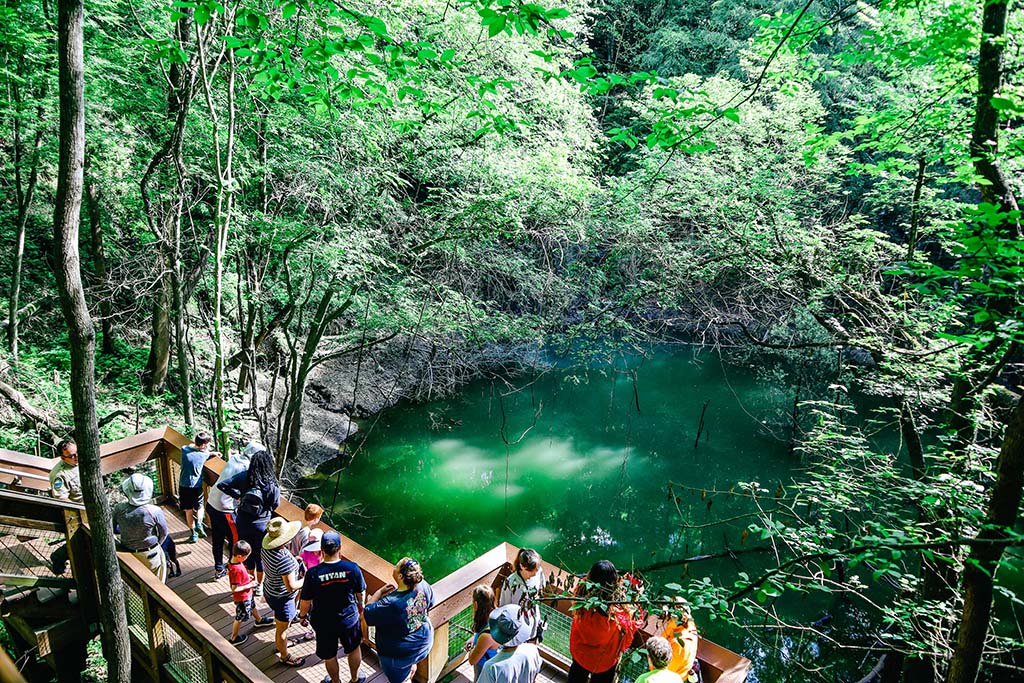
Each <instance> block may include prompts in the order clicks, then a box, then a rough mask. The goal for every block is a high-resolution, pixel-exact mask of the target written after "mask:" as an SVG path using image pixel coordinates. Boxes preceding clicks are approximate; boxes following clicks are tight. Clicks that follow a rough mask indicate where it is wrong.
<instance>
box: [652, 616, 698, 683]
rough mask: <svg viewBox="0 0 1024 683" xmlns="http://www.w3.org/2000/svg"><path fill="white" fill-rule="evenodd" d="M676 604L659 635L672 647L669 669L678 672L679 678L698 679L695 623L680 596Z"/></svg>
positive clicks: (691, 680) (690, 681)
mask: <svg viewBox="0 0 1024 683" xmlns="http://www.w3.org/2000/svg"><path fill="white" fill-rule="evenodd" d="M676 601H677V603H678V604H676V605H675V609H673V610H671V611H670V612H669V614H668V619H667V620H666V622H665V630H664V631H662V633H661V635H662V637H663V638H665V640H666V641H668V644H669V646H670V647H671V648H672V659H671V660H669V663H668V668H669V671H674V672H675V673H677V674H679V676H680V678H682V679H683V680H684V681H688V682H689V683H696V682H697V681H699V680H700V662H699V661H698V660H697V646H698V644H699V640H700V639H699V638H698V636H697V625H696V624H695V623H694V621H693V617H692V616H691V615H690V610H689V608H688V607H687V606H686V605H685V604H682V598H676Z"/></svg>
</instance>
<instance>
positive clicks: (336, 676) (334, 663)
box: [324, 657, 341, 683]
mask: <svg viewBox="0 0 1024 683" xmlns="http://www.w3.org/2000/svg"><path fill="white" fill-rule="evenodd" d="M324 667H326V668H327V675H328V676H330V677H331V683H341V674H340V671H341V667H340V666H338V658H337V657H331V658H330V659H325V660H324Z"/></svg>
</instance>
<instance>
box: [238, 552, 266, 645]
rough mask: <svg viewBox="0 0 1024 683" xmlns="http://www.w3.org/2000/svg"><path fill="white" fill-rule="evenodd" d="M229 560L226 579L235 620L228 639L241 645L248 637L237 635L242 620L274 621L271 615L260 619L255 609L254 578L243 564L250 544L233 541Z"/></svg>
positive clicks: (261, 622) (259, 622)
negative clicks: (233, 545)
mask: <svg viewBox="0 0 1024 683" xmlns="http://www.w3.org/2000/svg"><path fill="white" fill-rule="evenodd" d="M231 552H232V555H231V562H229V563H228V580H229V581H231V598H232V599H233V600H234V602H235V622H234V623H233V624H232V625H231V638H230V640H228V642H229V643H231V644H232V645H241V644H242V643H244V642H245V641H246V640H248V639H249V635H248V634H246V635H244V636H240V635H238V630H239V629H240V628H241V627H242V622H245V621H249V617H250V616H253V617H255V618H256V621H255V624H256V626H271V625H273V623H274V619H273V618H272V617H264V618H262V619H260V613H259V611H258V610H257V609H256V600H255V599H254V598H253V595H252V592H253V589H254V588H255V587H256V580H255V579H254V578H252V576H251V575H250V574H249V570H248V569H246V568H245V565H244V564H243V563H244V562H245V558H247V557H249V553H251V552H252V546H250V545H249V544H248V543H246V542H245V541H239V542H238V543H235V547H234V548H232V550H231Z"/></svg>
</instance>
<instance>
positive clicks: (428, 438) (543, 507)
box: [312, 347, 797, 579]
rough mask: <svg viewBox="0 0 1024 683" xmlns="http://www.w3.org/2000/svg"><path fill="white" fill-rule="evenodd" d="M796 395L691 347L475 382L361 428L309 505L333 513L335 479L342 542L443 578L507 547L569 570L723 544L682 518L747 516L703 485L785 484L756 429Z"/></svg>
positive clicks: (784, 470) (787, 473) (735, 542)
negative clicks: (688, 527)
mask: <svg viewBox="0 0 1024 683" xmlns="http://www.w3.org/2000/svg"><path fill="white" fill-rule="evenodd" d="M705 402H707V410H706V412H705V414H704V429H703V432H702V436H701V439H700V442H699V444H698V445H697V447H696V448H694V442H695V439H696V434H697V428H698V425H699V422H700V418H701V413H702V410H703V407H704V404H705ZM791 402H792V396H791V395H790V396H788V397H787V396H786V395H785V393H783V392H780V391H778V390H777V389H775V388H772V387H770V386H769V385H768V384H767V383H766V382H760V381H757V380H756V379H755V378H754V377H753V374H752V373H751V372H750V371H749V370H744V369H737V368H728V367H724V366H723V364H722V363H721V362H720V360H719V359H718V357H717V356H715V355H712V354H695V353H694V352H693V351H692V350H691V349H687V348H685V347H684V348H676V349H674V350H673V349H660V350H659V351H658V352H657V353H655V354H653V355H649V356H647V357H643V356H639V355H633V356H627V357H621V356H620V357H618V358H616V359H614V361H613V362H610V363H603V362H599V363H595V364H593V365H591V366H590V367H583V368H581V367H578V366H576V367H556V368H555V369H553V370H550V371H547V372H544V373H538V376H535V377H532V378H531V377H520V378H517V379H515V380H512V384H511V385H510V384H506V383H505V382H503V381H502V382H497V381H495V382H491V381H481V382H475V383H473V384H471V385H469V386H467V387H466V388H464V389H463V390H462V391H460V392H459V394H458V395H457V396H455V397H453V398H451V399H447V400H442V401H435V402H431V403H425V404H416V405H401V406H399V407H396V408H394V409H392V410H390V411H387V412H385V413H384V414H383V415H381V416H380V418H379V420H377V421H376V422H375V423H374V422H373V421H372V420H371V421H368V422H367V423H366V424H364V425H363V428H364V430H365V431H366V434H365V435H364V437H363V439H362V440H361V441H359V442H358V444H357V445H353V446H352V447H351V448H352V449H353V451H354V452H355V457H354V459H353V461H352V462H351V464H350V465H349V466H348V467H347V468H345V469H344V470H343V471H342V472H341V473H340V478H336V477H334V476H331V474H330V471H331V470H334V469H335V467H332V464H328V466H327V468H325V470H327V471H326V472H325V473H324V475H323V476H322V477H321V478H317V479H314V484H315V486H316V487H317V489H318V490H317V491H316V493H315V494H314V495H313V496H312V497H313V498H316V499H318V500H320V501H322V502H324V503H327V504H329V503H330V502H331V501H332V499H334V490H335V484H336V483H337V486H338V494H337V503H336V505H335V515H334V516H335V518H336V519H337V520H338V521H339V522H341V524H342V525H343V527H344V529H345V531H346V533H348V534H349V535H350V536H351V537H352V538H353V539H355V540H357V541H359V542H360V543H362V544H364V545H366V546H367V547H369V548H371V549H372V550H374V551H375V552H377V553H378V554H380V555H382V556H384V557H386V558H388V559H398V557H400V556H401V555H403V554H405V555H413V556H416V557H418V558H420V560H421V562H422V564H423V566H424V569H425V571H426V572H427V574H428V575H429V576H433V577H435V579H436V578H440V577H442V576H444V575H446V574H448V573H449V572H451V571H453V570H455V569H456V568H458V567H459V566H461V565H463V564H465V563H466V562H468V561H470V560H472V559H473V558H475V557H477V556H478V555H480V554H482V553H483V552H485V551H486V550H488V549H490V548H492V547H493V546H494V545H496V544H497V543H499V542H501V541H509V542H510V543H513V544H515V545H520V546H531V547H535V548H537V549H538V550H539V551H540V552H541V554H542V555H543V556H544V557H545V559H547V560H548V561H550V562H553V563H555V564H560V565H564V566H566V567H568V568H570V569H572V570H576V571H585V570H586V569H587V568H588V567H589V566H590V564H591V563H592V562H594V561H596V560H598V559H603V558H608V559H611V560H612V561H613V562H615V563H616V565H618V566H620V567H621V568H626V567H630V566H634V567H642V566H645V565H649V564H651V563H653V562H657V561H663V560H669V559H673V558H681V557H686V556H689V555H695V554H699V553H701V552H713V551H717V550H721V549H722V547H723V539H722V534H723V528H722V527H718V528H715V529H713V530H711V531H708V532H706V533H705V532H701V531H700V530H692V531H689V532H683V531H682V530H681V529H680V524H679V522H680V521H681V519H682V520H683V521H685V522H687V523H690V524H702V523H705V522H709V521H714V520H716V519H720V518H722V517H724V516H729V515H733V514H736V513H737V511H746V509H747V507H746V501H744V500H743V499H741V498H736V499H731V498H730V497H728V496H714V497H713V498H714V502H713V504H712V505H711V506H709V505H708V501H709V500H710V498H711V496H708V497H707V498H704V497H703V493H702V491H703V490H707V491H709V492H710V491H712V490H714V489H719V490H728V489H729V488H730V487H732V486H733V485H734V484H735V483H736V482H737V481H751V480H757V481H760V482H761V483H762V484H764V485H766V486H769V487H771V488H773V489H774V488H775V487H776V486H777V485H778V484H780V483H788V482H789V481H790V480H791V478H792V472H793V468H794V466H795V465H796V464H797V462H796V460H795V458H794V456H792V455H791V454H790V453H789V449H788V446H787V445H786V444H785V443H782V442H780V441H779V440H778V439H776V438H773V436H772V435H771V434H770V432H769V430H768V427H766V426H764V425H762V424H761V421H762V420H763V421H767V422H772V421H778V420H779V419H780V417H781V414H782V411H784V410H786V405H787V404H790V405H791ZM638 406H639V410H638ZM503 425H504V427H503ZM780 435H781V430H780ZM506 442H507V443H506ZM670 481H671V482H675V483H676V484H680V485H683V486H687V487H691V488H690V489H683V488H678V489H677V490H676V494H677V495H678V496H679V501H678V503H677V502H674V501H671V500H670V499H669V497H668V495H667V485H668V482H670ZM677 505H678V507H677ZM680 513H682V517H680ZM742 526H743V525H740V526H739V527H737V528H738V529H739V528H742ZM726 532H727V533H730V530H729V529H728V528H726ZM733 536H734V537H732V538H729V539H728V540H729V543H730V544H731V545H732V546H734V547H736V548H739V547H741V538H740V536H739V532H738V531H737V533H736V534H734V535H733Z"/></svg>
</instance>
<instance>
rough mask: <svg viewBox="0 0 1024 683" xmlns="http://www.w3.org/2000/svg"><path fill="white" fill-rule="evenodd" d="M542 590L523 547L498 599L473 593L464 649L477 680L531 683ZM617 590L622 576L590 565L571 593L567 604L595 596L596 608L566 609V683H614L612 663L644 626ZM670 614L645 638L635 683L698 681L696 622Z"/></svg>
mask: <svg viewBox="0 0 1024 683" xmlns="http://www.w3.org/2000/svg"><path fill="white" fill-rule="evenodd" d="M543 587H544V576H543V570H542V566H541V557H540V554H539V553H537V551H536V550H533V549H532V548H523V549H521V550H520V551H519V552H518V554H517V556H516V559H515V562H514V563H513V572H512V573H511V574H510V575H509V576H508V578H506V579H505V581H504V582H503V583H502V586H501V588H500V591H499V593H498V594H497V595H495V592H494V591H493V590H492V589H491V587H490V586H477V587H476V588H475V589H474V591H473V635H472V637H471V638H470V639H469V640H468V641H467V642H466V645H465V647H466V650H467V651H468V652H469V655H468V659H469V662H470V663H471V664H473V666H474V674H475V676H474V677H475V680H476V681H478V682H482V683H533V681H534V680H535V679H536V677H537V675H538V674H539V673H540V667H541V656H540V650H539V649H538V647H537V646H538V644H539V643H540V642H541V641H543V633H544V628H545V622H544V621H543V620H542V614H541V610H540V602H541V601H543V600H544V599H545V598H544V597H543ZM624 593H625V592H624V590H623V580H622V577H621V576H620V574H619V572H618V571H617V570H616V568H615V565H613V564H612V563H611V562H609V561H608V560H601V561H599V562H596V563H595V564H594V565H593V566H592V567H591V568H590V571H589V572H588V573H587V575H586V577H585V579H584V580H583V581H582V582H580V584H579V586H578V587H577V588H576V590H575V592H574V595H573V596H572V599H574V600H580V601H588V602H590V599H591V598H598V600H597V601H595V602H596V604H597V605H601V606H595V607H587V608H582V607H581V608H579V609H576V610H573V613H572V614H573V620H572V628H571V630H570V633H569V652H570V654H571V656H572V665H571V666H570V668H569V676H568V683H588V682H589V683H612V682H613V681H614V680H615V675H616V672H617V669H618V665H619V659H620V658H621V656H622V654H623V653H625V652H626V651H627V650H628V649H629V648H630V647H631V645H632V643H633V640H634V636H635V635H636V633H637V631H638V630H639V629H640V628H641V627H642V626H643V623H642V621H641V620H640V619H639V618H638V616H637V615H636V609H635V607H634V606H632V605H629V604H627V602H626V601H625V600H623V597H624ZM558 597H559V598H562V599H564V596H558ZM677 614H678V615H679V616H678V617H676V616H669V617H668V618H667V620H666V623H665V628H664V631H663V632H662V634H661V635H659V636H655V637H652V638H649V639H648V640H647V641H646V643H645V645H644V647H645V649H646V651H647V658H648V665H649V668H650V671H648V672H647V673H645V674H643V675H641V676H640V677H638V679H637V681H636V683H682V682H683V681H686V683H697V682H698V681H699V680H700V665H699V663H698V661H697V642H698V637H697V628H696V625H695V624H694V622H693V619H692V618H690V616H689V614H688V612H685V611H684V610H682V609H680V610H678V611H677ZM684 615H685V616H684Z"/></svg>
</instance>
